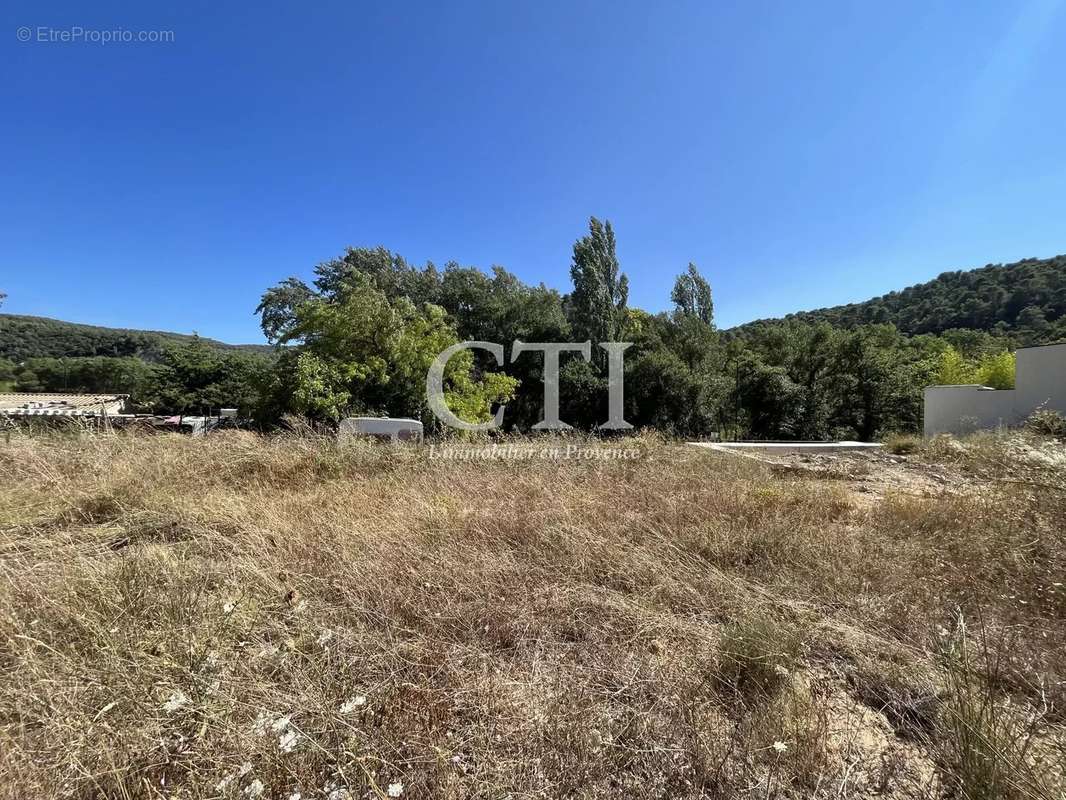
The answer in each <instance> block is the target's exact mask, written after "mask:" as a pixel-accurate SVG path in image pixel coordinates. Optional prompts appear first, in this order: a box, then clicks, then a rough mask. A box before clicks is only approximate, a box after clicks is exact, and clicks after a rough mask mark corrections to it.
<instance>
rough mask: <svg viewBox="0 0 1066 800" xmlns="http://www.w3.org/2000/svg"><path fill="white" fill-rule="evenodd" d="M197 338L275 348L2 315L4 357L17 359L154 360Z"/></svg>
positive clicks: (0, 335) (247, 347)
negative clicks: (85, 357)
mask: <svg viewBox="0 0 1066 800" xmlns="http://www.w3.org/2000/svg"><path fill="white" fill-rule="evenodd" d="M197 338H198V339H199V341H200V342H202V343H204V344H205V345H207V346H209V347H212V348H217V349H220V350H250V351H260V352H269V351H270V350H271V349H272V348H271V347H270V346H269V345H254V344H253V345H232V344H225V343H224V342H218V341H215V340H214V339H205V338H202V337H196V336H194V335H187V334H182V333H167V332H165V331H139V330H127V329H125V328H104V327H100V326H97V325H82V324H80V323H76V322H63V321H62V320H58V319H49V318H48V317H29V316H21V315H18V314H0V358H6V359H8V360H9V361H16V362H19V361H24V360H25V359H27V358H64V357H71V356H107V357H121V356H135V357H137V358H143V359H145V360H148V361H154V360H158V358H159V356H160V354H161V353H162V352H163V350H164V348H165V347H166V346H167V345H174V344H177V345H187V344H190V343H192V341H193V340H194V339H197Z"/></svg>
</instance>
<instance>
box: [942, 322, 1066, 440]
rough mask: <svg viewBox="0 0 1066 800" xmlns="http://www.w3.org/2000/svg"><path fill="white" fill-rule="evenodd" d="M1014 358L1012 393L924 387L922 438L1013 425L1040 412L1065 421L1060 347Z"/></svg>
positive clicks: (1065, 348)
mask: <svg viewBox="0 0 1066 800" xmlns="http://www.w3.org/2000/svg"><path fill="white" fill-rule="evenodd" d="M1015 356H1016V361H1015V368H1014V388H1013V389H990V388H989V387H987V386H977V385H969V386H930V387H928V388H927V389H926V390H925V435H926V436H933V435H934V434H937V433H970V432H971V431H975V430H979V429H983V428H998V427H1003V426H1011V425H1019V424H1021V423H1022V422H1024V421H1025V420H1026V418H1028V416H1029V415H1030V414H1032V413H1033V412H1034V411H1036V410H1037V409H1038V408H1041V407H1043V408H1048V409H1051V410H1053V411H1058V412H1060V413H1062V414H1063V415H1066V343H1063V344H1048V345H1043V346H1042V347H1026V348H1023V349H1021V350H1019V351H1018V352H1017V353H1016V354H1015Z"/></svg>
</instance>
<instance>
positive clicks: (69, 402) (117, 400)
mask: <svg viewBox="0 0 1066 800" xmlns="http://www.w3.org/2000/svg"><path fill="white" fill-rule="evenodd" d="M127 397H129V395H126V394H60V393H52V394H39V393H38V394H21V393H12V394H7V393H4V394H0V416H6V417H97V416H100V417H106V416H113V415H116V414H121V413H122V409H123V407H124V406H125V404H126V398H127Z"/></svg>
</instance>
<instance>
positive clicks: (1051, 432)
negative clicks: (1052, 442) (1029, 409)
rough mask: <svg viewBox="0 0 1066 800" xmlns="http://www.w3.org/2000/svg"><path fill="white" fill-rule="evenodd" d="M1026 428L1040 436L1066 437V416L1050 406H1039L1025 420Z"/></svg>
mask: <svg viewBox="0 0 1066 800" xmlns="http://www.w3.org/2000/svg"><path fill="white" fill-rule="evenodd" d="M1025 428H1026V430H1028V431H1030V432H1032V433H1036V434H1039V435H1040V436H1054V437H1055V438H1056V439H1066V417H1064V416H1063V415H1062V414H1060V413H1059V412H1058V411H1055V410H1053V409H1050V408H1043V407H1041V408H1038V409H1037V410H1036V411H1034V412H1033V413H1032V414H1030V415H1029V419H1027V420H1026V421H1025Z"/></svg>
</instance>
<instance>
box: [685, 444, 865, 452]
mask: <svg viewBox="0 0 1066 800" xmlns="http://www.w3.org/2000/svg"><path fill="white" fill-rule="evenodd" d="M689 444H691V445H693V446H695V447H706V448H707V449H709V450H719V451H722V452H725V453H743V454H749V453H752V454H753V453H777V454H785V453H839V452H845V451H862V450H880V449H881V445H880V444H879V443H877V442H689Z"/></svg>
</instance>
